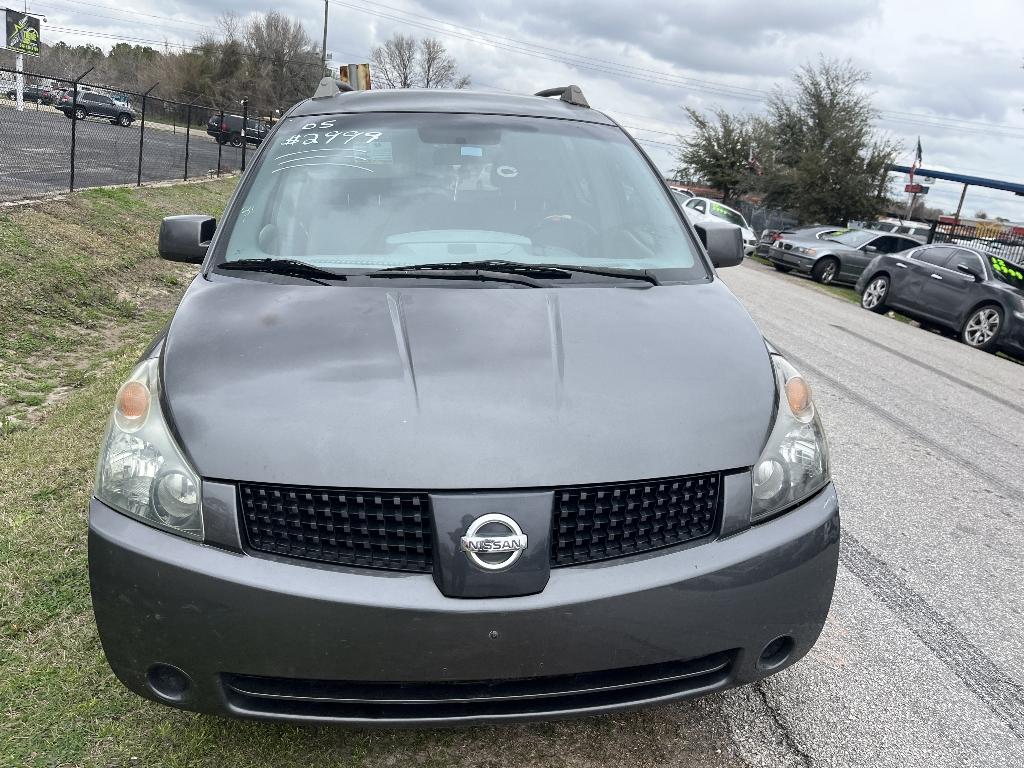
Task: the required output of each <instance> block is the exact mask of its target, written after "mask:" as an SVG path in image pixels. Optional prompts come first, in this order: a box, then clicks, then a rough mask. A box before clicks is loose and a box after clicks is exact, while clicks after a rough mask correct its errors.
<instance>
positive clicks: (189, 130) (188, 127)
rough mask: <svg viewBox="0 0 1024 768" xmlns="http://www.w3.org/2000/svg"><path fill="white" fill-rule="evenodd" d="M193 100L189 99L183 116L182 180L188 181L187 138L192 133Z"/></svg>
mask: <svg viewBox="0 0 1024 768" xmlns="http://www.w3.org/2000/svg"><path fill="white" fill-rule="evenodd" d="M193 104H195V101H190V102H189V104H188V112H187V115H186V117H185V178H184V181H188V140H189V137H190V136H191V134H192V105H193Z"/></svg>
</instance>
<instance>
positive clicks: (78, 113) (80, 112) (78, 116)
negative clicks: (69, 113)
mask: <svg viewBox="0 0 1024 768" xmlns="http://www.w3.org/2000/svg"><path fill="white" fill-rule="evenodd" d="M85 114H86V113H85V110H84V109H82V108H81V107H76V108H75V120H85Z"/></svg>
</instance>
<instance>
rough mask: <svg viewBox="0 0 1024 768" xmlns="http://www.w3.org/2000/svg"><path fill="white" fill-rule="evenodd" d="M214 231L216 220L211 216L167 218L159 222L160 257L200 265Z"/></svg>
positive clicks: (196, 215) (192, 215) (194, 215)
mask: <svg viewBox="0 0 1024 768" xmlns="http://www.w3.org/2000/svg"><path fill="white" fill-rule="evenodd" d="M216 229H217V220H216V219H214V218H213V217H211V216H202V215H199V214H189V215H188V216H168V217H166V218H165V219H164V220H163V221H162V222H160V245H159V248H158V250H159V252H160V256H161V257H162V258H165V259H167V260H168V261H184V262H186V263H188V264H202V263H203V259H205V258H206V251H207V250H208V249H209V247H210V241H211V240H212V239H213V233H214V231H215V230H216Z"/></svg>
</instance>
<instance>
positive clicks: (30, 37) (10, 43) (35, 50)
mask: <svg viewBox="0 0 1024 768" xmlns="http://www.w3.org/2000/svg"><path fill="white" fill-rule="evenodd" d="M4 48H8V49H10V50H12V51H15V52H17V53H27V54H28V55H29V56H38V55H39V17H38V16H29V15H28V14H26V13H22V12H20V11H12V10H11V9H10V8H8V9H7V25H6V37H5V38H4Z"/></svg>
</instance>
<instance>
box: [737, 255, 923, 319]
mask: <svg viewBox="0 0 1024 768" xmlns="http://www.w3.org/2000/svg"><path fill="white" fill-rule="evenodd" d="M749 259H750V261H753V262H756V263H758V264H763V265H764V266H766V267H771V268H772V269H773V270H774V269H775V267H774V266H773V265H772V263H771V262H770V261H768V259H764V258H761V257H760V256H750V257H749ZM779 274H783V273H781V272H780V273H779ZM790 274H791V276H792V277H793V279H795V280H802V281H803V282H805V283H807V285H808V287H810V288H812V289H814V290H817V291H821V292H822V293H829V294H831V295H833V296H835V297H836V298H837V299H842V300H843V301H849V302H851V303H853V304H856V305H858V306H860V294H859V293H857V292H856V291H855V290H853V288H852V287H851V286H848V285H822V284H821V283H818V282H815V281H814V280H811V279H810V278H809V277H803V276H802V275H797V274H794V273H790ZM887 314H888V316H889V317H891V318H893V319H894V320H899V321H900V322H901V323H909V322H912V321H911V319H910V318H909V317H904V316H903V315H901V314H899V313H898V312H892V311H890V312H888V313H887Z"/></svg>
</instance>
